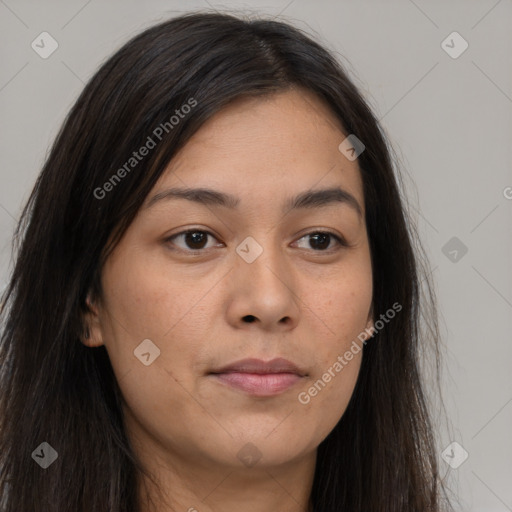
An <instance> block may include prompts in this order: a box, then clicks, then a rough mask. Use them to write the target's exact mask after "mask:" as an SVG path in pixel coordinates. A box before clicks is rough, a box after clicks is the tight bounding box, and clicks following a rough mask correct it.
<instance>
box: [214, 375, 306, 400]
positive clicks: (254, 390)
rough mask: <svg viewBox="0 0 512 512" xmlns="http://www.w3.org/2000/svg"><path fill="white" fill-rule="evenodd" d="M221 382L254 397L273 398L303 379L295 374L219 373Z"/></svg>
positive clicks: (217, 376)
mask: <svg viewBox="0 0 512 512" xmlns="http://www.w3.org/2000/svg"><path fill="white" fill-rule="evenodd" d="M214 377H216V378H217V379H218V380H220V381H221V382H223V383H225V384H228V385H229V386H231V387H233V388H237V389H241V390H242V391H245V392H246V393H248V394H250V395H254V396H272V395H277V394H279V393H283V392H284V391H286V390H288V389H290V388H291V387H292V386H294V385H295V384H296V383H297V382H299V381H300V379H301V377H300V376H299V375H297V374H295V373H264V374H259V373H238V372H231V373H219V374H214Z"/></svg>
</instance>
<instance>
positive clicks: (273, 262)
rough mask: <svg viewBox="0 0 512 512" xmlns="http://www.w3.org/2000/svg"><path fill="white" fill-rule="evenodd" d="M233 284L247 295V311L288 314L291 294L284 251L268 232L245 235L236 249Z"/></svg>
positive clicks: (251, 312) (252, 312) (292, 301)
mask: <svg viewBox="0 0 512 512" xmlns="http://www.w3.org/2000/svg"><path fill="white" fill-rule="evenodd" d="M236 252H237V258H238V261H237V262H236V264H235V269H234V271H235V274H234V279H235V283H236V286H237V287H238V286H242V287H243V288H245V290H244V292H245V293H244V295H245V296H246V297H249V298H250V302H249V304H248V309H247V314H249V315H254V316H258V317H260V319H262V318H261V317H265V316H268V315H269V314H270V315H272V316H280V317H282V316H289V315H291V314H292V309H291V308H292V307H293V303H294V293H293V291H292V288H291V286H292V285H291V281H292V276H291V272H290V271H289V267H288V265H287V264H286V254H284V252H283V249H282V244H280V243H279V242H278V241H277V240H276V239H275V237H273V235H272V233H269V232H266V233H265V232H262V233H260V234H257V235H254V236H248V237H246V238H245V239H244V240H243V241H242V242H241V243H240V244H239V245H238V247H237V248H236Z"/></svg>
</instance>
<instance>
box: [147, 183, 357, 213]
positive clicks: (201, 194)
mask: <svg viewBox="0 0 512 512" xmlns="http://www.w3.org/2000/svg"><path fill="white" fill-rule="evenodd" d="M172 199H186V200H188V201H193V202H196V203H202V204H204V205H210V206H223V207H226V208H229V209H236V208H237V207H238V205H239V204H240V199H239V198H237V197H235V196H233V195H231V194H227V193H225V192H220V191H218V190H213V189H210V188H170V189H167V190H163V191H162V192H158V193H157V194H155V195H154V196H153V197H152V198H151V199H150V200H149V201H148V203H147V206H146V208H151V207H152V206H153V205H154V204H156V203H157V202H159V201H163V200H172ZM336 203H338V204H346V205H348V206H350V207H351V208H353V209H354V210H355V211H356V212H357V214H358V215H359V216H360V217H362V216H363V212H362V209H361V206H360V205H359V203H358V201H357V199H356V198H355V197H354V196H353V195H352V194H351V193H350V192H348V191H346V190H344V189H342V188H341V187H333V188H326V189H320V190H306V191H305V192H301V193H300V194H298V195H297V196H295V197H292V198H289V199H288V200H287V201H286V202H285V203H284V204H283V212H288V211H289V210H297V209H305V208H320V207H325V206H329V205H332V204H336Z"/></svg>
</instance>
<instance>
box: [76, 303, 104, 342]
mask: <svg viewBox="0 0 512 512" xmlns="http://www.w3.org/2000/svg"><path fill="white" fill-rule="evenodd" d="M85 304H86V307H87V311H86V312H85V313H84V315H83V325H84V332H83V334H82V339H81V341H82V343H83V344H84V345H86V346H87V347H99V346H101V345H103V335H102V333H101V324H100V317H99V308H98V305H97V304H96V303H94V302H93V301H92V299H91V295H90V293H89V294H88V295H87V298H86V299H85Z"/></svg>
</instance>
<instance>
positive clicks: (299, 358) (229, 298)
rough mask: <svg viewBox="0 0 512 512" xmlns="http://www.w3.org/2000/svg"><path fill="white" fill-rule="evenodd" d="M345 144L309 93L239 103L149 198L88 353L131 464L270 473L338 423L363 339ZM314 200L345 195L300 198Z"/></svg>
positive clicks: (361, 268)
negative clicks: (105, 384)
mask: <svg viewBox="0 0 512 512" xmlns="http://www.w3.org/2000/svg"><path fill="white" fill-rule="evenodd" d="M346 135H348V134H344V133H342V132H341V131H340V129H339V127H338V123H337V121H336V119H335V118H334V117H333V115H332V114H331V112H330V111H329V110H328V109H327V107H325V106H324V105H323V104H322V103H321V102H319V100H317V99H316V98H315V97H314V96H312V95H311V94H310V93H308V92H304V91H301V90H294V91H289V92H286V93H280V94H278V95H274V96H271V97H267V98H264V99H262V98H257V99H249V100H247V99H245V100H241V101H236V102H234V103H232V104H231V105H230V106H228V107H227V108H225V109H223V110H222V111H221V112H219V113H218V114H217V115H215V116H214V117H213V118H211V119H210V120H209V121H208V122H207V123H206V124H204V125H203V127H202V128H201V129H200V130H199V131H198V132H197V133H196V134H195V135H194V136H193V137H192V138H191V139H190V140H189V142H188V143H187V145H186V146H185V147H184V148H183V149H182V150H181V151H180V152H179V154H178V155H177V156H176V157H175V158H174V159H173V161H172V162H171V163H170V165H169V167H168V169H167V170H166V172H165V174H163V175H162V177H161V178H160V180H159V181H158V182H157V184H156V185H155V187H154V189H153V190H152V192H151V193H150V194H149V195H148V197H147V198H146V200H145V203H144V205H143V207H142V208H141V210H140V211H139V213H138V215H137V217H136V218H135V220H134V221H133V223H132V224H131V226H130V227H129V229H128V230H127V232H126V233H125V235H124V237H123V238H122V240H121V242H120V243H119V245H118V246H117V247H116V249H115V250H114V252H113V253H112V254H111V256H110V257H109V259H108V260H107V261H106V263H105V265H104V267H103V269H102V279H101V282H102V292H103V295H102V297H101V300H100V301H98V303H96V304H93V306H94V309H95V310H96V312H97V318H96V319H94V318H93V319H92V330H91V333H92V336H91V338H90V341H89V342H88V345H91V346H92V345H99V344H105V346H106V349H107V351H108V354H109V357H110V360H111V362H112V366H113V368H114V371H115V374H116V377H117V379H118V382H119V386H120V388H121V391H122V394H123V398H124V401H125V404H124V409H125V414H126V426H127V430H128V432H129V434H130V437H131V438H132V439H133V440H134V442H135V444H136V446H138V447H139V448H140V453H141V454H145V455H146V457H150V456H151V457H153V456H155V457H160V458H162V459H163V460H165V461H167V462H168V463H169V464H176V465H178V466H180V467H184V465H186V464H193V465H194V467H196V468H197V467H200V466H201V467H210V468H211V467H212V464H215V465H217V466H224V467H236V468H238V469H239V470H243V469H244V466H245V467H253V466H255V465H256V464H257V465H259V466H260V467H264V468H269V467H272V466H278V465H280V464H284V463H286V462H291V461H294V462H297V461H298V460H300V459H302V458H306V457H311V456H314V454H315V449H316V448H317V446H318V445H319V443H320V442H321V441H322V440H323V439H324V438H325V437H326V436H327V435H328V434H329V432H330V431H331V430H332V429H333V428H334V426H335V425H336V423H337V422H338V420H339V419H340V418H341V416H342V415H343V413H344V411H345V409H346V406H347V404H348V401H349V399H350V396H351V394H352V392H353V389H354V386H355V383H356V379H357V375H358V372H359V368H360V363H361V355H362V352H361V351H359V352H356V351H355V350H352V355H353V356H352V358H351V359H348V358H347V357H345V354H346V353H347V351H350V348H351V346H352V347H353V346H354V345H353V342H354V340H356V341H357V336H358V335H359V334H360V333H361V332H362V331H364V329H365V328H368V327H369V326H371V325H372V319H371V315H370V306H371V301H372V269H371V260H370V252H369V244H368V238H367V232H366V227H365V222H364V208H365V205H364V197H363V189H362V182H361V176H360V171H359V168H358V164H357V160H354V161H351V160H349V159H348V158H347V157H346V156H345V155H344V154H343V153H342V152H340V150H339V149H338V146H339V145H340V143H341V142H342V141H343V139H344V138H345V137H346ZM363 142H364V141H363ZM125 179H135V177H126V178H125ZM171 189H179V190H184V189H187V190H189V195H188V198H185V197H179V195H178V194H171V192H170V190H171ZM193 189H211V190H212V191H215V192H214V193H208V194H206V193H204V194H199V193H192V190H193ZM324 189H338V190H339V191H342V192H341V193H339V194H336V193H334V192H331V193H330V194H325V195H319V196H311V195H310V194H314V193H316V192H318V191H320V190H324ZM225 196H229V199H228V200H226V201H224V200H223V199H221V198H224V197H225ZM298 196H302V200H300V201H298V202H297V204H296V205H293V198H296V197H298ZM347 197H349V198H350V197H351V198H353V199H347ZM231 198H232V199H231ZM232 201H233V202H236V205H233V204H231V202H232ZM290 201H292V202H290ZM358 209H359V210H360V211H358ZM186 230H192V231H193V233H190V234H188V235H187V234H183V232H184V231H186ZM323 233H328V234H323ZM336 237H339V238H340V239H341V240H343V239H344V240H345V241H346V243H347V244H348V246H347V247H345V246H343V245H342V243H341V242H340V241H338V239H337V238H336ZM358 343H359V345H361V343H360V342H358ZM276 358H283V359H285V360H287V361H288V362H289V363H288V364H285V363H283V362H281V363H280V362H277V363H276V364H274V365H272V364H270V365H265V364H264V363H266V362H269V361H271V360H274V359H276ZM340 358H342V359H343V361H344V363H340ZM244 359H255V360H260V363H259V364H258V361H256V362H255V364H253V365H251V364H250V363H247V364H244V363H238V362H239V361H241V360H244ZM337 362H338V364H339V365H341V366H342V369H341V370H339V369H338V368H339V366H337V365H336V363H337ZM253 363H254V361H253ZM230 365H231V368H230V369H226V367H227V366H230ZM293 365H295V366H296V367H297V369H295V370H294V368H293ZM315 383H316V384H315Z"/></svg>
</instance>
